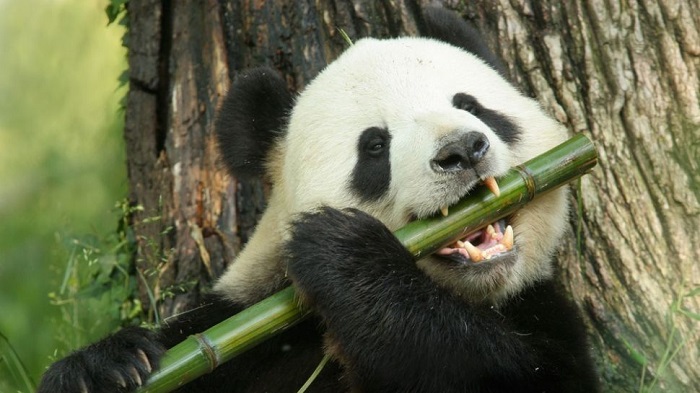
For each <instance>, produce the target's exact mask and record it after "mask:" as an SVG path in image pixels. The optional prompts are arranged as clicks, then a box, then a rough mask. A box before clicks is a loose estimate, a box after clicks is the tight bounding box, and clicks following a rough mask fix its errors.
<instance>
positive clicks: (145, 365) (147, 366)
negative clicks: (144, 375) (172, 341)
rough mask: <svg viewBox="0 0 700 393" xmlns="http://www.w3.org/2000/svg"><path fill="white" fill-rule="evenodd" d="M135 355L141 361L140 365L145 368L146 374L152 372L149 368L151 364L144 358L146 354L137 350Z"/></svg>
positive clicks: (151, 368) (146, 357)
mask: <svg viewBox="0 0 700 393" xmlns="http://www.w3.org/2000/svg"><path fill="white" fill-rule="evenodd" d="M136 353H137V355H138V357H139V359H141V363H143V365H144V367H145V368H146V371H147V372H148V373H150V372H151V371H153V367H151V362H149V361H148V356H146V352H144V351H143V350H142V349H138V350H137V351H136Z"/></svg>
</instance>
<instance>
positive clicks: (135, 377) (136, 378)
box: [129, 367, 143, 386]
mask: <svg viewBox="0 0 700 393" xmlns="http://www.w3.org/2000/svg"><path fill="white" fill-rule="evenodd" d="M129 374H130V376H131V379H132V380H133V381H134V383H135V384H136V386H141V385H143V381H142V380H141V376H140V375H139V372H138V370H136V368H135V367H131V368H130V369H129Z"/></svg>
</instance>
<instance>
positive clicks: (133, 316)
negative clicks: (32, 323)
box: [49, 201, 147, 357]
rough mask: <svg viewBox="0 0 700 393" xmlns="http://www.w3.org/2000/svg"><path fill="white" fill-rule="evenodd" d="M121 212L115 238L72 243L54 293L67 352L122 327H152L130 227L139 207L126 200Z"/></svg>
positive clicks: (72, 241) (117, 206)
mask: <svg viewBox="0 0 700 393" xmlns="http://www.w3.org/2000/svg"><path fill="white" fill-rule="evenodd" d="M116 208H117V209H118V210H119V214H120V218H119V225H118V228H117V231H116V232H115V233H113V234H111V235H109V236H107V237H105V238H98V237H95V236H85V237H82V238H74V239H70V240H69V241H68V242H67V244H66V248H67V249H69V250H70V255H69V257H68V262H67V264H66V267H65V269H64V271H63V279H62V281H61V284H60V286H59V289H58V290H57V291H54V292H51V293H49V299H50V301H51V303H52V304H53V305H55V306H57V307H59V308H60V311H61V319H60V321H58V326H59V328H58V334H57V336H58V338H59V341H60V342H62V343H63V344H64V345H65V347H66V348H69V349H70V348H78V347H80V346H83V345H85V344H87V343H88V342H90V341H92V340H94V339H96V338H99V337H101V336H103V335H104V334H105V333H107V332H110V331H113V330H115V329H116V328H117V327H119V326H125V325H138V324H141V323H144V322H147V320H146V318H145V317H144V315H143V307H142V305H141V302H140V301H139V300H138V298H137V297H136V276H135V274H134V271H135V269H134V250H135V245H134V244H135V242H134V238H133V233H132V231H131V228H130V227H129V226H128V221H129V217H130V216H131V214H133V213H134V212H135V211H137V210H138V209H139V208H138V207H132V206H129V204H128V203H127V202H126V201H122V202H119V203H117V205H116ZM57 355H62V354H57ZM58 357H60V356H58Z"/></svg>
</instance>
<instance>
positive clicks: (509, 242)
mask: <svg viewBox="0 0 700 393" xmlns="http://www.w3.org/2000/svg"><path fill="white" fill-rule="evenodd" d="M501 244H503V245H504V246H505V247H506V249H507V250H509V251H510V250H512V249H513V227H512V226H510V225H508V226H507V227H506V230H505V232H503V239H501Z"/></svg>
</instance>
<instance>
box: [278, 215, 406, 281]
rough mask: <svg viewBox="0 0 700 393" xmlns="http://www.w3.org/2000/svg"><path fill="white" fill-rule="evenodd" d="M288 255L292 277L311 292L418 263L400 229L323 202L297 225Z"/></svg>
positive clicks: (370, 279) (362, 279)
mask: <svg viewBox="0 0 700 393" xmlns="http://www.w3.org/2000/svg"><path fill="white" fill-rule="evenodd" d="M285 255H286V257H287V266H288V269H289V273H290V275H291V277H292V279H293V280H294V281H295V283H297V284H298V285H297V286H301V287H302V289H304V292H311V294H313V293H314V292H317V293H319V294H323V293H328V291H329V290H334V289H336V290H337V289H340V288H342V287H343V286H346V285H353V283H356V282H360V281H364V282H367V281H374V280H376V279H377V278H378V277H382V276H385V275H387V274H392V273H394V272H396V271H397V270H401V269H413V268H415V264H414V263H413V258H412V256H411V255H410V253H408V251H407V250H406V249H405V248H404V247H403V245H402V244H401V243H400V242H399V241H398V239H396V237H395V236H394V234H393V233H391V231H389V229H388V228H387V227H386V226H384V224H382V223H381V221H379V220H377V219H376V218H374V217H372V216H370V215H369V214H366V213H364V212H361V211H359V210H356V209H344V210H337V209H333V208H330V207H323V208H321V209H319V210H317V211H315V212H312V213H305V214H303V215H301V216H300V217H299V219H298V220H296V221H295V222H294V223H293V224H292V230H291V238H290V240H289V241H288V242H287V244H286V247H285Z"/></svg>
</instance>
